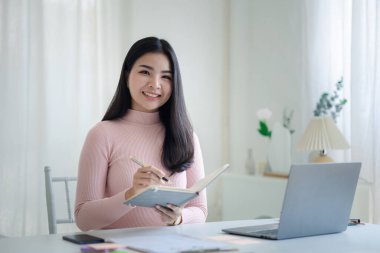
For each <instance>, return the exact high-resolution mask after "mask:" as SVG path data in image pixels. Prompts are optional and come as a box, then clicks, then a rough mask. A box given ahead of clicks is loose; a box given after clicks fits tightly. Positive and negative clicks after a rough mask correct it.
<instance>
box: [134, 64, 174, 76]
mask: <svg viewBox="0 0 380 253" xmlns="http://www.w3.org/2000/svg"><path fill="white" fill-rule="evenodd" d="M139 67H143V68H147V69H150V70H154V68H153V67H151V66H148V65H144V64H141V65H139ZM161 73H170V74H172V71H170V70H163V71H161Z"/></svg>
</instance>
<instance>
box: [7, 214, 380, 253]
mask: <svg viewBox="0 0 380 253" xmlns="http://www.w3.org/2000/svg"><path fill="white" fill-rule="evenodd" d="M266 222H268V220H249V221H224V222H210V223H206V224H190V225H180V226H176V227H157V228H135V229H115V230H99V231H93V232H92V233H91V234H94V235H97V236H101V237H104V238H109V237H113V238H115V237H121V236H131V235H133V236H144V235H158V234H168V233H179V234H186V235H191V236H199V237H206V236H212V235H217V234H222V232H221V229H222V228H228V227H235V226H246V225H254V224H262V223H266ZM379 235H380V225H373V224H366V225H357V226H351V227H348V229H347V230H346V231H345V232H343V233H339V234H331V235H323V236H313V237H304V238H297V239H289V240H281V241H271V240H263V239H255V238H249V240H251V241H252V244H249V245H245V246H237V247H238V248H239V249H240V251H239V252H255V253H274V252H276V253H278V252H282V253H287V252H289V253H290V252H291V253H298V252H299V253H305V252H308V253H330V252H331V253H336V252H345V253H354V252H355V253H357V252H361V253H370V252H371V253H375V252H376V253H379V252H380V240H379ZM244 238H248V237H244ZM0 249H1V252H7V253H16V252H17V253H20V252H43V253H79V252H80V246H78V245H75V244H72V243H70V242H66V241H63V240H62V235H59V234H58V235H45V236H31V237H19V238H5V239H0Z"/></svg>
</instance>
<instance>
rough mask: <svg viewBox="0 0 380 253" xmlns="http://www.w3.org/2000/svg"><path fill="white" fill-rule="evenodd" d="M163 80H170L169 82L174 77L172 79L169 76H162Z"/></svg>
mask: <svg viewBox="0 0 380 253" xmlns="http://www.w3.org/2000/svg"><path fill="white" fill-rule="evenodd" d="M162 78H163V79H167V80H169V81H171V80H172V77H171V76H168V75H165V76H162Z"/></svg>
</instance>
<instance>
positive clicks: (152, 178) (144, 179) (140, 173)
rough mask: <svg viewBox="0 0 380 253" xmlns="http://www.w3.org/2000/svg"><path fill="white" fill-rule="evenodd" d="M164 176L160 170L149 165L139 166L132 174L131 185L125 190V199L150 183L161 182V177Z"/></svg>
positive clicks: (157, 183) (156, 183)
mask: <svg viewBox="0 0 380 253" xmlns="http://www.w3.org/2000/svg"><path fill="white" fill-rule="evenodd" d="M164 176H165V174H164V173H163V172H162V171H161V170H159V169H157V168H156V167H153V166H150V165H148V166H145V167H141V168H139V169H138V170H137V171H136V173H135V174H134V175H133V184H132V187H131V188H130V189H128V190H127V191H126V193H125V199H128V198H129V197H131V196H133V195H134V194H136V193H137V192H138V191H139V190H141V189H143V188H146V187H148V186H150V185H159V184H162V183H163V181H162V177H164Z"/></svg>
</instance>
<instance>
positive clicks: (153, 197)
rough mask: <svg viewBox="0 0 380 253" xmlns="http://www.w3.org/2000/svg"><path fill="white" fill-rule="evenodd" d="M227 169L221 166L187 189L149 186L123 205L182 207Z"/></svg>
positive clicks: (225, 166)
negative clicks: (168, 205)
mask: <svg viewBox="0 0 380 253" xmlns="http://www.w3.org/2000/svg"><path fill="white" fill-rule="evenodd" d="M228 167H229V165H228V164H225V165H223V166H222V167H220V168H219V169H217V170H215V171H213V172H212V173H211V174H209V175H207V176H206V177H204V178H203V179H201V180H199V181H198V182H197V183H195V184H194V185H193V186H192V187H191V188H188V189H183V188H178V187H171V186H163V185H153V186H149V187H147V188H144V189H143V190H142V191H140V192H138V193H137V194H135V195H133V196H132V197H130V198H129V199H127V200H126V201H125V202H124V204H126V205H134V206H142V207H154V206H156V205H161V206H166V205H167V204H173V205H176V206H182V205H184V204H186V203H187V202H189V201H190V200H192V199H194V198H196V197H197V196H198V194H199V192H201V191H202V190H203V189H204V188H206V187H207V186H208V185H209V184H210V183H211V182H212V181H214V180H215V179H216V178H217V177H218V176H219V175H221V174H222V173H223V172H224V171H226V170H227V169H228Z"/></svg>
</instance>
